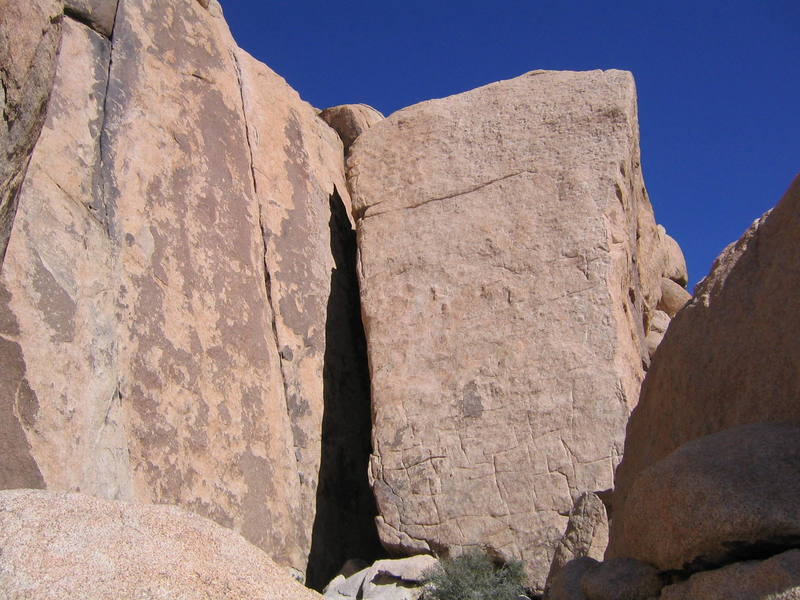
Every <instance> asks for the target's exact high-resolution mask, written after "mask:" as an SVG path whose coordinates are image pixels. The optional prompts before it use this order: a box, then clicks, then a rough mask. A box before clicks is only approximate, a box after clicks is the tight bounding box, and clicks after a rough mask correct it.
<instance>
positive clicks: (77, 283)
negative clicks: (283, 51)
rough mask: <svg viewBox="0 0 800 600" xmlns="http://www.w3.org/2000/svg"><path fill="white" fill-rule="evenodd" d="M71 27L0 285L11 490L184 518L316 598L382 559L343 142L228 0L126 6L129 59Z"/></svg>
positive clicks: (119, 32)
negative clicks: (215, 528)
mask: <svg viewBox="0 0 800 600" xmlns="http://www.w3.org/2000/svg"><path fill="white" fill-rule="evenodd" d="M73 4H75V3H73ZM100 4H102V3H100ZM100 4H98V5H97V6H100ZM93 6H94V4H93ZM103 6H105V5H103ZM73 10H77V9H75V7H74V6H73ZM62 18H63V22H64V24H63V30H64V40H63V45H62V50H61V53H60V55H59V59H58V69H57V73H56V75H55V85H54V89H53V94H52V97H51V98H50V102H49V105H48V108H47V122H46V124H45V126H44V129H43V133H42V136H41V138H40V139H39V143H38V144H37V145H36V148H35V151H34V152H33V157H32V159H31V165H30V168H29V169H28V174H27V177H26V178H25V180H24V185H23V186H22V193H21V195H20V208H19V215H18V217H17V219H16V222H15V224H14V228H13V232H12V236H11V242H10V245H9V253H8V255H7V260H6V263H5V265H4V268H3V273H2V277H0V392H2V393H3V396H4V398H6V397H7V398H9V399H11V401H10V402H8V403H6V402H4V403H3V404H2V409H0V432H2V433H0V449H1V450H2V451H3V455H4V456H6V457H10V458H11V459H9V460H3V461H2V463H1V464H0V487H2V488H8V487H45V488H48V489H53V490H67V491H83V492H86V493H89V494H94V495H98V496H102V497H106V498H114V499H126V500H136V501H145V502H156V503H169V504H179V505H182V506H184V507H187V508H189V509H191V510H194V511H196V512H199V513H200V514H203V515H205V516H209V517H211V518H213V519H214V520H216V521H217V522H219V523H221V524H223V525H225V526H228V527H232V528H234V529H237V530H238V531H240V532H241V533H242V534H243V535H244V536H245V537H246V538H247V539H248V540H249V541H251V542H253V543H255V544H256V545H258V546H260V547H261V548H264V549H265V550H267V552H268V553H269V554H270V556H272V557H273V558H275V559H276V560H277V561H279V562H280V563H281V564H284V565H288V566H291V567H293V568H295V569H296V570H298V571H301V572H305V571H306V567H307V561H308V557H309V555H310V554H312V555H313V556H314V557H315V558H314V561H313V564H314V568H316V569H317V570H318V571H319V572H318V573H316V574H315V577H318V578H324V577H326V576H329V575H330V576H332V574H333V572H335V569H336V568H338V567H339V566H340V564H341V562H343V561H344V560H345V558H347V557H348V556H349V555H351V553H352V554H353V555H356V554H358V555H361V554H363V555H366V556H367V557H374V556H375V555H376V551H377V549H376V548H375V547H374V545H375V543H376V542H375V534H374V524H372V518H373V517H374V501H372V499H371V495H370V493H369V490H368V488H367V483H366V478H365V476H364V473H365V471H366V462H367V457H368V454H369V441H368V437H369V436H368V431H369V427H370V424H369V420H368V414H369V390H368V383H367V373H366V371H365V367H364V363H365V359H364V356H363V355H364V347H363V345H364V344H363V332H362V330H361V324H360V319H359V318H358V314H359V311H358V290H357V282H356V276H355V271H354V261H355V246H354V239H353V238H354V231H353V229H352V222H351V220H350V217H349V212H350V200H349V196H348V194H347V190H346V185H345V180H344V165H343V149H342V144H341V141H340V140H339V138H338V136H337V134H336V133H335V132H334V131H333V130H332V129H331V128H330V127H328V125H326V124H325V123H324V122H323V121H322V120H321V119H319V118H318V117H317V116H316V112H315V111H314V109H313V108H312V107H311V106H310V105H308V104H307V103H305V102H303V101H302V100H301V99H300V98H299V96H298V95H297V93H296V92H294V90H292V89H291V88H290V87H289V86H288V85H287V84H286V83H285V81H283V80H282V79H281V78H280V77H278V76H277V75H275V74H274V73H272V72H271V71H270V70H269V69H268V68H266V67H265V66H263V65H261V64H259V63H257V62H256V61H255V60H254V59H252V58H250V57H249V56H246V55H245V54H244V53H243V52H241V51H240V50H239V49H238V48H237V47H236V45H235V43H234V42H233V39H232V37H231V35H230V32H229V31H228V28H227V25H226V24H225V22H224V19H223V17H222V13H221V9H220V6H219V4H218V3H216V2H211V3H210V4H209V5H208V8H205V7H203V6H202V5H201V3H198V2H189V1H183V0H171V1H168V2H149V1H146V0H122V1H121V2H120V3H119V7H118V11H117V12H116V21H115V23H114V36H113V43H112V42H109V40H107V39H106V38H105V37H103V36H101V35H100V34H98V33H96V32H95V31H94V30H92V29H90V28H89V27H88V26H87V25H84V24H82V23H80V22H78V21H76V20H73V19H71V18H69V17H62ZM59 31H60V30H59ZM76 73H80V74H81V76H80V77H76V75H75V74H76ZM364 440H366V442H365V441H364ZM323 449H324V450H325V451H324V452H323ZM325 454H330V457H329V458H327V459H326V458H325V456H324V455H325ZM12 459H13V460H12ZM326 461H327V462H326ZM331 461H334V463H335V464H331ZM320 482H322V483H320ZM337 482H338V483H337ZM318 507H324V510H322V511H318V510H317V509H318ZM320 515H322V516H320ZM365 527H366V528H367V529H369V528H370V527H372V535H369V533H367V534H364V531H363V530H364V528H365ZM339 533H341V535H339ZM334 542H338V544H335V543H334ZM370 543H371V544H372V547H370ZM365 547H366V549H365Z"/></svg>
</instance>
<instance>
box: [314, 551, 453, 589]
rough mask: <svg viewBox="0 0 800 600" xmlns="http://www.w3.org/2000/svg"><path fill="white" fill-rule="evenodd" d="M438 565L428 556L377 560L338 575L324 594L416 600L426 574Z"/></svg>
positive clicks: (436, 561) (437, 562)
mask: <svg viewBox="0 0 800 600" xmlns="http://www.w3.org/2000/svg"><path fill="white" fill-rule="evenodd" d="M437 564H439V561H438V560H436V559H435V558H434V557H433V556H429V555H427V554H420V555H417V556H409V557H407V558H398V559H383V560H379V561H376V562H375V563H374V564H372V565H370V566H368V567H366V568H364V569H361V570H360V571H358V572H356V573H352V574H349V575H345V574H344V573H342V574H340V575H337V576H336V577H335V578H334V579H333V580H332V581H331V582H330V583H329V584H328V585H327V586H326V587H325V591H324V594H325V597H326V598H331V599H332V600H356V599H358V600H378V599H380V600H417V598H419V597H420V596H421V595H422V592H423V581H424V578H425V575H426V574H427V573H428V572H429V571H431V570H432V569H434V568H435V567H436V565H437Z"/></svg>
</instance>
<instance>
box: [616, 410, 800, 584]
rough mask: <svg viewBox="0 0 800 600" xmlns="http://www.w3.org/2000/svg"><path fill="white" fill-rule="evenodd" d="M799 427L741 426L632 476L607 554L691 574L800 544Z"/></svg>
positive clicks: (700, 440)
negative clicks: (798, 509)
mask: <svg viewBox="0 0 800 600" xmlns="http://www.w3.org/2000/svg"><path fill="white" fill-rule="evenodd" d="M799 496H800V426H797V425H793V424H789V423H757V424H752V425H741V426H739V427H733V428H731V429H726V430H724V431H721V432H718V433H715V434H712V435H708V436H705V437H702V438H698V439H696V440H693V441H691V442H688V443H686V444H684V445H683V446H681V447H680V448H678V449H677V450H676V451H675V452H673V453H672V454H670V455H669V456H667V457H666V458H664V459H662V460H660V461H658V462H657V463H655V464H653V465H652V466H650V467H648V468H647V469H646V470H644V471H642V472H641V473H640V474H639V477H638V478H637V479H636V481H635V482H634V483H633V485H632V486H631V487H630V488H629V491H628V495H627V498H626V504H625V506H624V510H623V511H622V512H621V513H620V514H619V515H618V516H617V517H615V520H614V531H615V538H614V552H615V553H616V554H618V555H620V556H629V557H633V558H636V559H639V560H642V561H645V562H648V563H650V564H652V565H655V566H656V567H658V568H659V569H660V570H662V571H670V570H674V571H689V572H691V571H694V570H700V569H708V568H713V567H716V566H719V565H723V564H726V563H729V562H732V561H734V560H741V559H742V558H747V557H750V556H759V555H762V554H763V553H765V552H767V553H770V551H771V552H772V553H774V552H775V551H776V550H784V549H787V548H791V547H794V546H797V545H798V544H800V514H798V511H797V498H798V497H799Z"/></svg>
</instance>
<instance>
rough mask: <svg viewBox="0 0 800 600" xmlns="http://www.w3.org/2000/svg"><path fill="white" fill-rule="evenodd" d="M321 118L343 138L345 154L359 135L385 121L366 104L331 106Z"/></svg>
mask: <svg viewBox="0 0 800 600" xmlns="http://www.w3.org/2000/svg"><path fill="white" fill-rule="evenodd" d="M319 116H320V118H321V119H323V120H324V121H325V122H326V123H327V124H328V125H330V126H331V127H333V128H334V129H335V130H336V133H338V134H339V137H340V138H342V143H343V144H344V151H345V152H347V151H348V150H349V149H350V146H351V145H352V144H353V142H355V141H356V138H357V137H358V136H359V135H361V134H362V133H364V132H365V131H366V130H367V129H369V128H370V127H372V126H373V125H374V124H375V123H377V122H378V121H382V120H383V119H384V116H383V115H382V114H381V113H380V112H379V111H377V110H375V109H374V108H372V107H371V106H367V105H366V104H343V105H341V106H331V107H330V108H326V109H325V110H323V111H322V112H321V113H320V114H319Z"/></svg>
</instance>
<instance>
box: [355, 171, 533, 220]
mask: <svg viewBox="0 0 800 600" xmlns="http://www.w3.org/2000/svg"><path fill="white" fill-rule="evenodd" d="M526 173H529V174H535V173H536V171H533V170H531V169H523V170H522V171H517V172H516V173H511V174H510V175H504V176H503V177H498V178H497V179H492V180H490V181H487V182H485V183H481V184H478V185H476V186H473V187H471V188H468V189H466V190H461V191H458V192H455V193H453V194H448V195H447V196H439V197H438V198H430V199H428V200H425V201H423V202H419V203H417V204H411V205H409V206H400V207H397V208H391V209H389V210H384V211H380V212H372V211H371V209H373V208H376V207H378V206H380V205H381V204H383V203H384V202H385V200H384V201H381V202H376V203H375V204H373V205H372V206H370V207H369V208H367V209H366V211H365V212H364V215H363V216H362V217H361V219H362V220H364V219H369V218H370V217H377V216H378V215H385V214H388V213H393V212H397V211H400V210H411V209H413V208H418V207H420V206H424V205H426V204H430V203H431V202H441V201H442V200H450V199H451V198H458V197H459V196H465V195H467V194H471V193H473V192H477V191H478V190H482V189H483V188H485V187H489V186H490V185H493V184H495V183H499V182H501V181H505V180H506V179H512V178H514V177H519V176H520V175H524V174H526Z"/></svg>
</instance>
